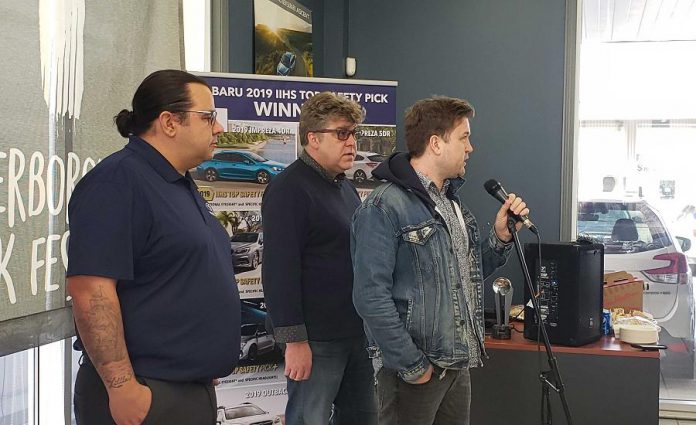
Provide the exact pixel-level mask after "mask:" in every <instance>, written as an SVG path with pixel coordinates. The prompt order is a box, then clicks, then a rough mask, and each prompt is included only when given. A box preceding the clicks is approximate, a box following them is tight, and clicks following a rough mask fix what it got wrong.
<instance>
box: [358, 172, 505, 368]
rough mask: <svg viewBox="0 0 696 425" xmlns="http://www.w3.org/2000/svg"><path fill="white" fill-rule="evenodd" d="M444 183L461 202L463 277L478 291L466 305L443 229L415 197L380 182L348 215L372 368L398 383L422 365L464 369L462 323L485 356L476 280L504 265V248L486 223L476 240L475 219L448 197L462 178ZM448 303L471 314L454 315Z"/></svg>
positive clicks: (479, 285) (439, 220) (479, 284)
mask: <svg viewBox="0 0 696 425" xmlns="http://www.w3.org/2000/svg"><path fill="white" fill-rule="evenodd" d="M451 182H452V184H453V185H454V187H453V188H452V193H453V195H452V199H453V200H454V201H455V202H457V203H458V204H459V206H460V208H461V212H462V216H463V218H464V222H465V224H466V231H467V233H468V236H469V242H470V243H469V255H468V257H469V259H470V263H471V273H470V279H471V283H472V284H473V285H475V288H476V293H477V294H478V296H477V303H476V306H475V308H474V309H473V311H470V306H468V305H467V304H466V302H465V296H464V289H463V287H462V285H461V278H460V274H459V269H458V266H457V260H456V258H455V254H454V251H453V248H452V243H451V240H450V235H449V230H448V229H447V227H446V225H445V224H444V221H443V219H442V218H441V217H440V216H439V214H437V212H435V211H433V210H432V208H429V207H428V205H426V203H425V202H424V201H423V200H422V197H418V196H416V194H415V193H414V191H413V190H411V189H408V188H406V187H403V186H401V185H397V184H394V183H391V182H388V183H384V184H382V185H381V186H380V187H378V188H377V189H375V190H374V191H373V192H372V193H371V194H370V195H369V196H368V197H367V199H366V200H365V201H364V202H363V204H362V205H361V206H360V207H359V208H358V210H357V211H356V212H355V214H354V215H353V223H352V227H351V254H352V257H353V270H354V280H353V303H354V304H355V307H356V310H357V311H358V314H360V316H361V317H362V318H363V321H364V323H365V330H366V333H367V337H368V341H369V343H370V351H371V356H372V357H373V358H374V359H375V360H376V363H377V364H376V371H375V373H376V372H377V369H378V368H379V366H380V365H381V364H382V363H383V365H384V366H385V367H387V368H390V369H394V370H396V371H398V373H399V376H400V377H401V378H402V379H404V380H405V381H414V380H417V379H418V378H419V377H420V376H421V375H423V374H424V373H425V372H426V370H427V368H428V366H429V364H430V363H433V364H435V365H437V366H439V367H442V368H448V367H456V368H463V367H467V365H468V360H469V354H468V345H467V341H466V337H465V335H466V332H464V330H465V329H462V326H469V323H474V324H475V329H474V331H475V333H476V335H477V337H478V341H479V344H480V349H481V350H482V352H483V353H484V354H485V350H484V348H483V336H484V324H483V279H485V278H486V277H487V276H489V275H490V274H491V273H493V271H495V269H496V268H498V267H500V266H502V265H503V264H505V261H506V259H507V256H508V255H509V252H510V246H509V245H508V246H504V245H501V244H500V243H498V242H497V238H496V236H495V234H494V233H493V230H492V229H491V232H490V234H489V235H488V237H487V238H486V239H484V240H483V241H481V238H480V235H479V231H478V226H477V223H476V219H475V218H474V216H473V214H471V212H470V211H469V209H468V208H467V207H466V206H465V205H464V204H462V202H461V199H460V198H459V197H458V196H457V195H456V190H457V189H458V188H459V187H461V185H462V183H463V180H462V179H453V180H451ZM455 297H456V300H455ZM455 301H456V302H458V304H459V305H460V306H462V310H463V311H462V315H464V314H466V315H471V316H470V318H471V320H466V316H464V317H460V318H457V317H455V308H454V303H455ZM380 360H381V362H380Z"/></svg>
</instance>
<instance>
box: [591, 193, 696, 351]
mask: <svg viewBox="0 0 696 425" xmlns="http://www.w3.org/2000/svg"><path fill="white" fill-rule="evenodd" d="M577 218H578V221H577V234H578V237H582V236H585V237H589V238H591V239H592V240H593V241H595V242H599V243H602V244H604V270H605V272H612V271H622V270H624V271H627V272H629V273H631V274H632V275H633V276H636V277H638V278H640V279H643V281H644V282H645V287H644V291H643V309H644V310H645V311H647V312H648V313H650V314H652V315H653V316H654V317H655V319H656V320H657V321H658V323H659V324H660V326H662V328H663V330H666V331H667V332H669V334H670V335H671V336H673V337H677V338H689V337H691V336H692V335H693V332H694V322H693V319H694V313H693V305H694V304H693V291H692V279H691V273H690V271H689V267H688V265H687V261H686V256H685V255H684V253H683V252H682V250H681V248H680V246H679V243H678V241H677V240H676V239H675V238H673V237H672V235H671V234H670V232H669V231H668V230H667V227H666V226H665V224H664V221H663V220H662V219H661V218H660V216H659V214H658V213H657V212H656V211H655V210H654V209H653V208H652V207H651V206H650V205H649V204H648V203H646V202H645V201H642V200H627V201H624V200H588V201H581V202H579V203H578V217H577Z"/></svg>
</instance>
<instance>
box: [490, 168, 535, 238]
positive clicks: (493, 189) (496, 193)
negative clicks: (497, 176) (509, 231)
mask: <svg viewBox="0 0 696 425" xmlns="http://www.w3.org/2000/svg"><path fill="white" fill-rule="evenodd" d="M483 187H484V189H486V192H488V193H490V194H491V196H492V197H494V198H495V199H497V200H498V201H500V203H501V204H504V203H505V201H507V198H508V193H507V192H506V191H505V189H503V186H501V185H500V183H498V181H496V180H494V179H490V180H488V181H487V182H486V183H484V184H483ZM508 214H510V215H511V216H513V217H514V218H515V219H517V220H518V221H521V222H522V223H524V225H525V226H527V228H528V229H529V230H531V231H532V232H533V233H535V234H539V233H538V232H539V231H538V230H537V227H536V226H535V225H534V223H532V220H530V219H529V217H527V216H526V215H522V216H520V215H517V214H515V213H513V212H512V211H508Z"/></svg>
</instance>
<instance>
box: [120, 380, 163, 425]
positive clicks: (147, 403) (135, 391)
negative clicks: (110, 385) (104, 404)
mask: <svg viewBox="0 0 696 425" xmlns="http://www.w3.org/2000/svg"><path fill="white" fill-rule="evenodd" d="M151 406H152V391H150V388H148V387H147V386H146V385H141V384H140V383H139V382H138V381H136V380H135V379H133V380H131V381H130V382H129V383H128V384H127V385H124V386H123V387H120V388H114V389H112V390H110V391H109V410H110V411H111V416H112V417H113V418H114V421H115V422H116V424H117V425H140V424H141V423H143V421H144V420H145V416H147V413H148V412H149V411H150V407H151Z"/></svg>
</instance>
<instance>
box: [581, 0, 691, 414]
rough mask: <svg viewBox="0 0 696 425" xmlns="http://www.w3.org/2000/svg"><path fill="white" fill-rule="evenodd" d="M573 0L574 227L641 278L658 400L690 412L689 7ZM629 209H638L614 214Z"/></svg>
mask: <svg viewBox="0 0 696 425" xmlns="http://www.w3.org/2000/svg"><path fill="white" fill-rule="evenodd" d="M580 4H581V8H580V28H581V32H582V35H581V37H580V43H579V55H578V64H577V68H576V71H577V73H578V75H579V79H578V92H577V97H578V103H577V108H578V126H577V139H576V148H577V151H576V152H577V154H576V157H575V158H576V164H575V166H576V169H577V177H576V178H577V193H576V197H575V199H574V202H575V203H576V204H575V209H576V211H575V213H574V214H575V215H576V217H574V220H573V222H574V228H575V233H576V234H578V235H579V234H581V233H583V232H585V233H587V232H589V233H593V232H594V233H593V235H594V236H593V237H598V238H603V240H604V241H605V270H626V271H629V272H630V273H631V274H633V275H634V276H636V277H638V278H640V279H643V280H644V281H645V282H646V284H647V286H646V288H652V289H651V290H650V291H649V292H647V290H646V292H644V296H643V299H644V310H646V311H647V312H648V313H651V314H652V315H653V316H654V317H655V319H657V321H658V324H660V325H661V326H662V331H661V332H660V342H661V343H663V344H665V345H667V346H668V349H667V350H664V351H661V354H660V365H661V379H660V383H661V384H660V399H661V403H660V408H661V410H663V411H664V410H687V411H694V410H696V407H694V406H695V405H694V404H692V403H696V380H695V377H694V371H695V370H696V361H695V359H694V282H693V274H692V270H696V185H694V183H693V182H694V181H696V168H695V167H694V166H693V161H694V158H696V84H694V80H693V75H696V8H695V7H693V2H682V1H673V2H662V1H653V0H646V1H641V2H630V1H618V0H595V1H584V2H581V3H580ZM588 205H593V206H594V207H593V208H588ZM597 205H604V206H605V207H606V206H607V205H611V206H612V207H611V208H608V207H606V208H604V209H601V208H599V209H598V208H597V207H596V206H597ZM610 209H612V210H613V211H615V212H617V214H610V213H609V210H610ZM631 210H634V211H637V210H640V211H642V213H641V214H639V215H630V214H628V215H626V214H624V215H622V214H621V213H627V212H629V211H631ZM646 214H647V215H646ZM647 216H650V217H654V218H653V219H651V220H650V223H649V225H648V223H647V222H646V218H645V217H647ZM607 221H613V223H609V222H607ZM619 222H620V223H619ZM627 222H628V223H630V224H632V226H631V227H632V228H634V229H636V231H634V232H633V233H632V234H631V235H632V236H625V237H623V238H622V239H628V240H618V239H619V237H618V236H616V233H612V230H615V229H617V228H620V227H622V226H624V225H625V224H626V223H627ZM617 223H618V224H617ZM641 229H643V230H644V231H643V233H644V235H642V236H641ZM646 229H647V230H646ZM624 233H626V232H624ZM655 240H657V241H658V242H659V243H655ZM607 246H609V247H610V248H611V252H610V251H607V250H606V249H607V248H606V247H607ZM667 265H668V266H667ZM656 270H658V271H659V273H656V272H655V271H656Z"/></svg>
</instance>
